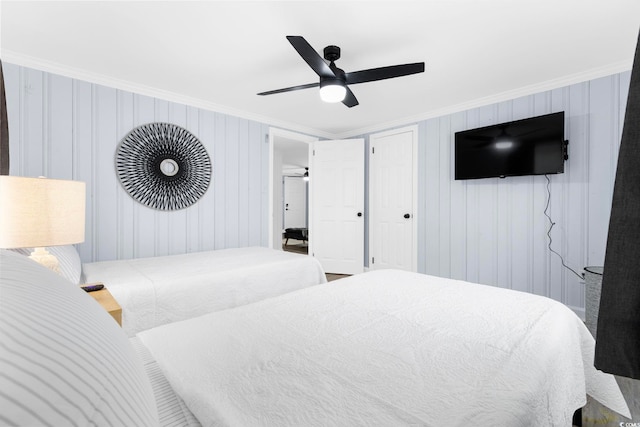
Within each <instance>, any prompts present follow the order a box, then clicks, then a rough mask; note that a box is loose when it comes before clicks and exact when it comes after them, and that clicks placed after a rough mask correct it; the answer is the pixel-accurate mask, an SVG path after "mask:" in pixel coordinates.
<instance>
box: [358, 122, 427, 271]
mask: <svg viewBox="0 0 640 427" xmlns="http://www.w3.org/2000/svg"><path fill="white" fill-rule="evenodd" d="M417 137H418V129H417V127H415V126H412V127H409V128H403V129H396V130H393V131H388V132H383V133H379V134H376V135H372V136H371V137H370V139H369V143H370V152H369V159H370V161H369V206H370V210H369V256H370V259H369V268H370V269H381V268H396V269H401V270H408V271H416V269H417V247H416V245H417V223H416V218H415V211H416V209H415V207H416V205H417V175H416V171H417V168H416V160H417V153H416V150H417V145H418V144H417Z"/></svg>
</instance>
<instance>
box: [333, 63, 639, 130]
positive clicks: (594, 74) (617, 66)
mask: <svg viewBox="0 0 640 427" xmlns="http://www.w3.org/2000/svg"><path fill="white" fill-rule="evenodd" d="M632 66H633V60H628V61H620V62H615V63H613V64H610V65H607V66H605V67H599V68H593V69H590V70H587V71H583V72H580V73H576V74H572V75H569V76H565V77H561V78H558V79H553V80H547V81H545V82H541V83H536V84H533V85H529V86H524V87H521V88H518V89H514V90H508V91H505V92H500V93H497V94H495V95H491V96H487V97H484V98H478V99H474V100H471V101H468V102H463V103H460V104H455V105H450V106H447V107H443V108H438V109H435V110H429V111H426V112H424V113H421V114H418V115H415V116H412V117H404V118H402V119H398V120H395V121H390V122H385V123H380V124H376V125H375V126H370V127H364V128H360V129H355V130H352V131H349V132H345V133H342V134H340V135H334V138H335V139H343V138H351V137H354V136H360V135H366V134H369V133H374V132H380V131H383V130H387V129H393V128H397V127H400V126H406V125H408V124H412V123H417V122H421V121H423V120H428V119H433V118H436V117H442V116H446V115H449V114H454V113H459V112H461V111H466V110H471V109H474V108H478V107H484V106H486V105H491V104H496V103H499V102H504V101H510V100H513V99H516V98H520V97H523V96H529V95H534V94H536V93H541V92H546V91H549V90H554V89H559V88H562V87H566V86H570V85H573V84H577V83H583V82H585V81H589V80H595V79H598V78H601V77H606V76H610V75H613V74H617V73H621V72H624V71H630V70H631V68H632Z"/></svg>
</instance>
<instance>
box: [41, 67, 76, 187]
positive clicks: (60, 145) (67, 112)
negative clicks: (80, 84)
mask: <svg viewBox="0 0 640 427" xmlns="http://www.w3.org/2000/svg"><path fill="white" fill-rule="evenodd" d="M47 82H48V83H47V89H48V94H47V98H48V105H47V107H46V113H47V120H46V122H47V126H48V129H47V135H48V137H47V141H46V142H47V146H48V148H49V149H48V158H47V162H46V163H47V164H48V168H47V169H48V170H47V175H50V176H55V177H59V178H61V179H72V178H73V163H72V160H73V117H72V114H73V109H72V105H73V90H72V80H71V79H69V78H66V77H61V76H56V75H54V74H48V75H47Z"/></svg>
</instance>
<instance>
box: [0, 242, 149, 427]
mask: <svg viewBox="0 0 640 427" xmlns="http://www.w3.org/2000/svg"><path fill="white" fill-rule="evenodd" d="M0 296H1V297H0V376H2V387H0V408H2V410H1V411H0V425H43V426H64V425H78V426H85V425H96V426H153V425H158V414H157V409H156V405H155V400H154V397H153V391H152V390H151V386H150V384H149V379H148V378H147V377H146V375H145V373H144V369H143V367H142V364H141V362H140V360H139V359H138V358H137V357H136V355H135V353H134V351H133V348H132V346H131V344H130V342H129V341H128V339H127V337H126V335H125V334H124V332H123V331H122V330H121V329H120V328H119V327H118V325H117V324H116V323H115V322H114V321H113V318H111V316H109V314H108V313H107V312H106V311H105V310H104V309H103V308H102V307H100V305H99V304H98V303H97V302H96V301H95V300H94V299H93V298H91V296H89V295H88V294H87V293H86V292H84V291H83V290H82V289H80V288H79V287H76V286H69V284H68V282H67V281H66V280H65V279H64V278H62V277H60V276H59V275H57V274H55V273H53V272H52V271H50V270H48V269H47V268H45V267H42V266H40V265H38V264H36V263H34V262H32V261H31V260H29V259H27V258H25V257H24V256H22V255H19V254H16V253H14V252H11V251H6V250H0Z"/></svg>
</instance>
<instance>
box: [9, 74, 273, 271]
mask: <svg viewBox="0 0 640 427" xmlns="http://www.w3.org/2000/svg"><path fill="white" fill-rule="evenodd" d="M3 66H4V74H5V75H4V77H5V82H6V94H7V110H8V119H9V134H10V141H11V148H10V155H11V171H10V173H11V174H12V175H22V176H40V175H44V176H47V177H49V178H59V179H75V180H80V181H84V182H86V183H87V193H88V194H87V218H86V220H87V226H86V240H85V242H84V243H83V244H80V245H79V246H78V249H79V252H80V255H81V257H82V259H83V261H85V262H88V261H103V260H112V259H126V258H132V257H146V256H158V255H167V254H177V253H185V252H192V251H201V250H210V249H222V248H230V247H243V246H252V245H258V246H266V245H267V242H268V236H267V233H268V227H267V206H268V203H267V198H268V179H267V173H268V153H269V150H268V143H267V140H266V135H267V134H268V131H269V129H268V126H266V125H265V124H261V123H256V122H253V121H249V120H244V119H240V118H237V117H232V116H228V115H224V114H219V113H214V112H211V111H206V110H202V109H198V108H193V107H188V106H185V105H181V104H176V103H172V102H167V101H163V100H160V99H154V98H150V97H146V96H140V95H136V94H133V93H130V92H125V91H120V90H116V89H113V88H108V87H105V86H100V85H96V84H91V83H87V82H84V81H79V80H74V79H70V78H66V77H61V76H58V75H55V74H50V73H45V72H41V71H36V70H33V69H29V68H24V67H19V66H15V65H12V64H3ZM149 122H170V123H174V124H176V125H179V126H182V127H184V128H186V129H187V130H189V131H190V132H191V133H193V134H194V135H195V136H196V137H198V138H199V139H200V141H201V142H202V144H203V145H204V147H205V148H206V149H207V151H208V153H209V156H210V157H211V162H212V167H213V175H212V181H211V185H210V187H209V190H208V191H207V193H206V194H205V195H204V196H203V197H202V198H201V199H200V201H198V202H197V203H196V204H194V205H192V206H190V207H189V208H186V209H183V210H180V211H174V212H163V211H157V210H154V209H150V208H147V207H145V206H143V205H141V204H139V203H137V202H135V201H134V200H133V199H131V197H129V195H128V194H127V193H126V192H125V191H124V190H123V188H122V186H121V185H120V183H119V182H118V179H117V177H116V174H115V170H114V153H115V150H116V147H117V145H118V143H119V142H120V140H121V139H122V138H123V137H124V136H125V135H126V134H127V133H128V132H129V131H130V130H131V129H133V128H134V127H136V126H138V125H141V124H144V123H149Z"/></svg>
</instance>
